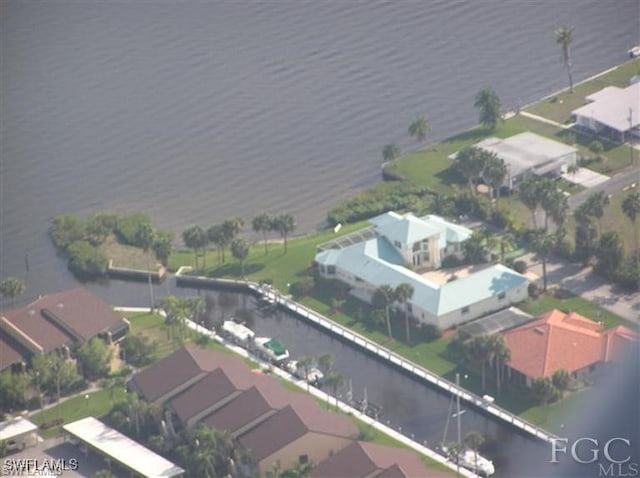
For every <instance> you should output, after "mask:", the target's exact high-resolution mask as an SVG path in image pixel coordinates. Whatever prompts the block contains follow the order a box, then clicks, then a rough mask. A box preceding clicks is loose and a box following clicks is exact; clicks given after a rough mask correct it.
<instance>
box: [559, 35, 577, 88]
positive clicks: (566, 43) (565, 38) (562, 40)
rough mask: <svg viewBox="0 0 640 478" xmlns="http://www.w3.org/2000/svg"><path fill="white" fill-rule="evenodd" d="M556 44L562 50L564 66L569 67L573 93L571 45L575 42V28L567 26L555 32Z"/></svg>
mask: <svg viewBox="0 0 640 478" xmlns="http://www.w3.org/2000/svg"><path fill="white" fill-rule="evenodd" d="M555 36H556V43H557V44H558V45H560V48H561V53H562V56H561V59H562V63H563V64H564V66H566V67H567V73H568V75H569V91H570V92H571V93H573V70H572V67H571V43H572V42H573V28H569V27H568V26H566V25H563V26H561V27H560V28H558V29H557V30H556V31H555Z"/></svg>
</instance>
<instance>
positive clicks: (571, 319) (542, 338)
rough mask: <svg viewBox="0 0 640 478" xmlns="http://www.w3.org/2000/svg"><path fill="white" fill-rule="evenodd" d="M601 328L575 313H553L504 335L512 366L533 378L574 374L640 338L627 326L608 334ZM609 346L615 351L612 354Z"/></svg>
mask: <svg viewBox="0 0 640 478" xmlns="http://www.w3.org/2000/svg"><path fill="white" fill-rule="evenodd" d="M620 327H622V326H620ZM601 329H602V327H601V325H600V324H598V323H597V322H594V321H592V320H589V319H587V318H586V317H583V316H581V315H580V314H577V313H575V312H571V313H570V314H565V313H564V312H561V311H559V310H557V309H554V310H551V311H549V312H547V313H546V314H544V315H542V316H540V317H539V318H538V319H536V320H534V321H533V322H529V323H528V324H525V325H523V326H521V327H517V328H515V329H512V330H509V331H507V332H505V333H504V334H503V337H504V342H505V344H506V345H507V347H509V349H510V351H511V360H510V361H509V364H508V365H509V366H510V367H511V368H513V369H515V370H517V371H519V372H521V373H523V374H524V375H526V376H527V377H530V378H540V377H550V376H551V375H553V372H555V371H556V370H558V369H565V370H567V371H568V372H570V373H571V372H575V371H578V370H581V369H584V368H586V367H589V366H590V365H594V364H596V363H598V362H601V361H608V360H609V359H610V356H611V355H613V354H614V353H615V352H613V349H615V348H617V347H619V345H620V344H617V345H616V342H617V341H619V340H622V341H632V340H636V341H637V339H638V334H636V333H634V332H633V331H631V330H630V329H627V328H626V327H622V328H616V329H617V330H616V329H614V330H611V331H606V332H604V333H603V332H602V331H601ZM633 337H635V339H634V338H633ZM607 345H610V346H611V347H612V348H613V349H612V348H610V349H609V352H607Z"/></svg>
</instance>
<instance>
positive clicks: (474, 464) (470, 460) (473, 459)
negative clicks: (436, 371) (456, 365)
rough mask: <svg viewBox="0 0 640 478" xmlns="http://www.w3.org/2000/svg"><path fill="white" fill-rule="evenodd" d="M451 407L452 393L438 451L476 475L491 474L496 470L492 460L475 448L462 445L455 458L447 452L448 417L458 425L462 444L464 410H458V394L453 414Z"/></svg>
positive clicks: (457, 379) (457, 376)
mask: <svg viewBox="0 0 640 478" xmlns="http://www.w3.org/2000/svg"><path fill="white" fill-rule="evenodd" d="M456 385H457V386H458V388H459V387H460V377H459V375H458V374H456ZM452 407H453V395H452V396H451V402H450V403H449V414H448V415H447V423H446V425H445V427H444V436H443V437H442V444H441V445H440V451H441V452H442V454H443V455H444V456H445V457H447V458H449V459H451V460H452V461H453V462H454V463H456V462H457V464H458V465H459V466H461V467H463V468H466V469H468V470H471V471H472V472H474V473H475V474H476V475H480V476H487V477H488V476H491V475H493V474H494V473H495V472H496V469H495V466H494V465H493V462H492V461H491V460H489V459H488V458H485V457H483V456H482V455H480V453H478V451H477V450H471V449H470V448H468V447H466V446H464V445H463V448H462V451H460V452H459V453H458V456H457V460H456V459H455V458H452V457H451V456H450V453H449V448H448V447H447V445H446V443H447V441H446V440H447V430H448V428H449V417H452V418H455V419H456V421H457V426H458V441H457V442H458V443H460V444H462V437H461V436H460V417H461V416H462V414H463V413H464V412H465V410H460V396H459V395H456V412H455V413H454V414H452V413H451V411H452Z"/></svg>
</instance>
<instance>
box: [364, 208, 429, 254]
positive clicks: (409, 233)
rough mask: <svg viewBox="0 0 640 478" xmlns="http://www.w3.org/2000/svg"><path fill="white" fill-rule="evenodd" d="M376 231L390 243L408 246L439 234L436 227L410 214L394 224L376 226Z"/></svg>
mask: <svg viewBox="0 0 640 478" xmlns="http://www.w3.org/2000/svg"><path fill="white" fill-rule="evenodd" d="M376 231H377V232H378V234H380V235H382V236H384V237H386V238H388V239H389V240H390V241H392V242H395V241H398V242H400V243H401V244H406V245H409V246H410V245H412V244H413V243H415V242H419V241H422V240H424V239H426V238H428V237H431V236H435V235H436V234H439V233H440V229H439V228H438V227H434V226H432V225H431V224H429V223H428V222H426V221H423V220H422V219H419V218H417V217H415V216H414V215H412V214H407V215H405V216H401V217H400V219H398V220H396V221H395V222H387V223H385V224H383V225H380V226H376Z"/></svg>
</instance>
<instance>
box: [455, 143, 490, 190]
mask: <svg viewBox="0 0 640 478" xmlns="http://www.w3.org/2000/svg"><path fill="white" fill-rule="evenodd" d="M485 159H486V156H485V155H483V154H482V150H481V149H479V148H476V147H475V146H469V147H466V148H463V149H461V150H460V151H458V154H456V157H455V159H454V163H453V165H454V168H455V169H456V170H457V171H458V172H459V173H460V174H461V175H462V176H463V177H464V178H465V179H466V180H467V186H469V191H471V194H473V195H475V194H476V190H475V188H474V187H473V184H474V181H476V180H477V179H478V178H479V177H480V174H481V173H482V171H483V170H484V166H485V165H484V161H485Z"/></svg>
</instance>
